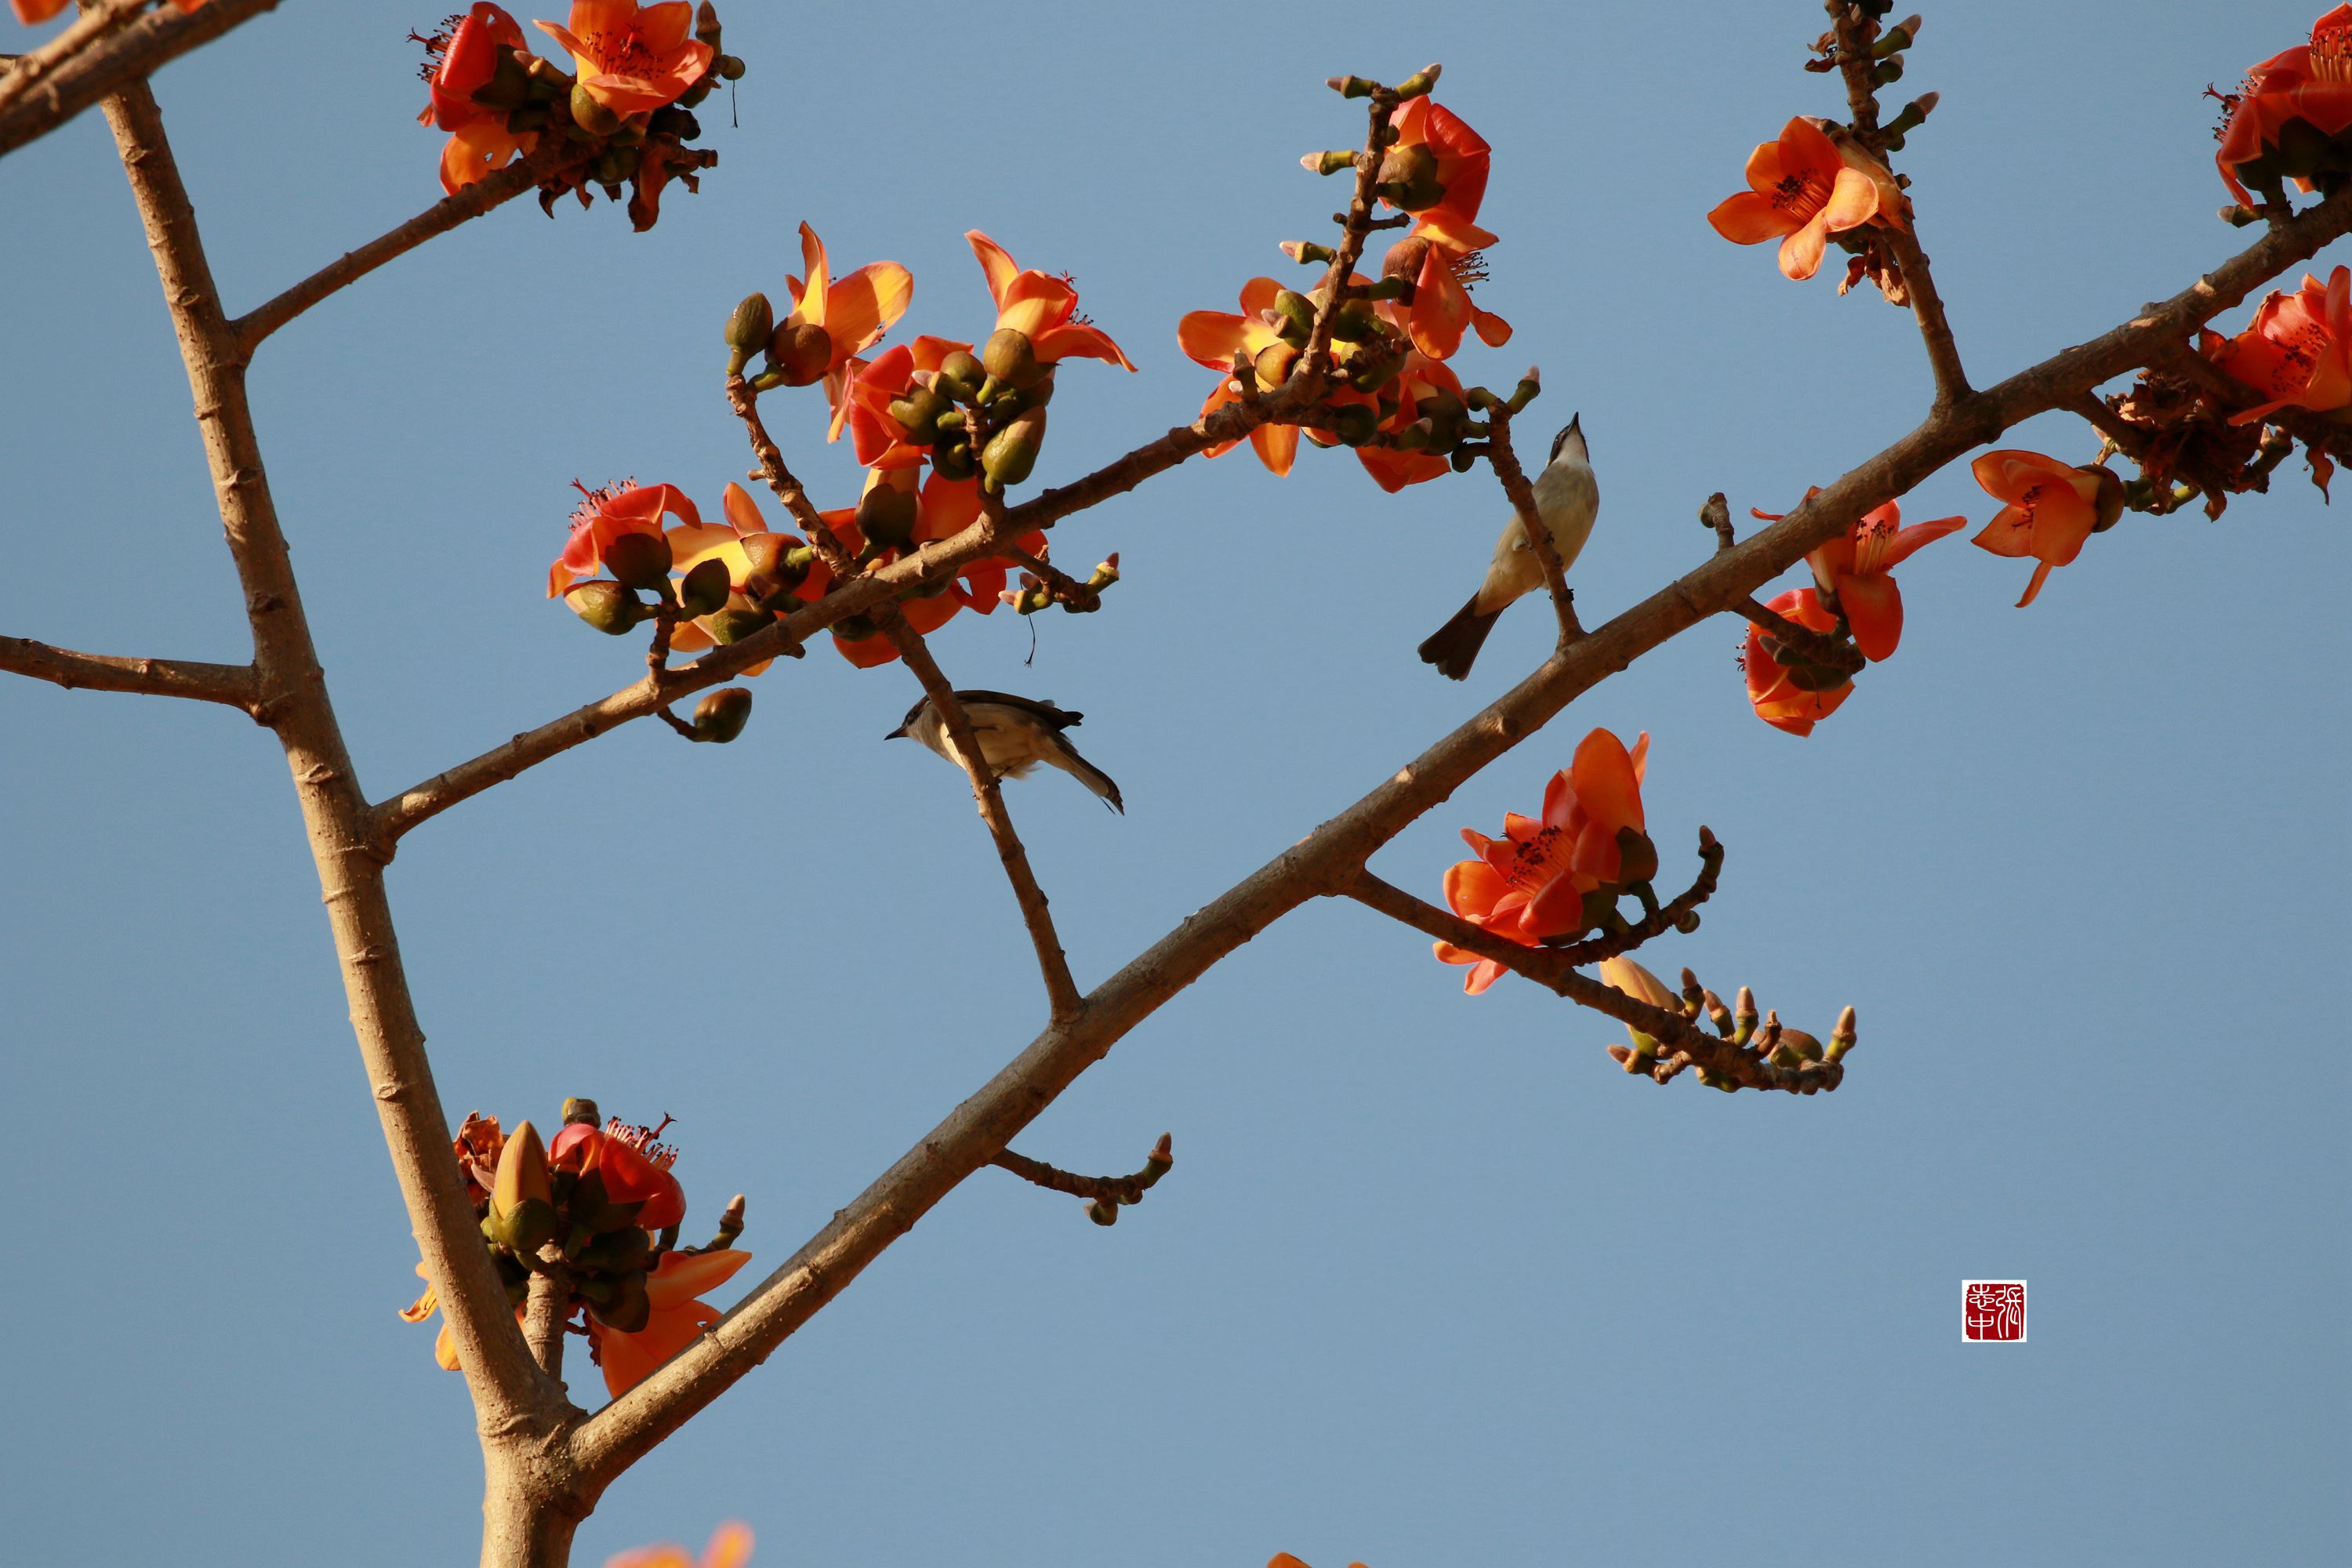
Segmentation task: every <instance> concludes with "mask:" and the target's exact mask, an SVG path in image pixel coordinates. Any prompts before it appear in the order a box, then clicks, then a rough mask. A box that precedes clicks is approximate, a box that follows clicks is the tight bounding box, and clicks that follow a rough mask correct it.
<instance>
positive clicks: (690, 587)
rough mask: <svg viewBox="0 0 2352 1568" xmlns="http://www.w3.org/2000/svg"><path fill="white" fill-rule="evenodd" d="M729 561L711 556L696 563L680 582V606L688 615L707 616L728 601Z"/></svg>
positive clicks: (678, 597) (678, 588) (678, 595)
mask: <svg viewBox="0 0 2352 1568" xmlns="http://www.w3.org/2000/svg"><path fill="white" fill-rule="evenodd" d="M727 591H728V583H727V563H725V562H724V561H721V560H719V557H717V556H715V555H714V556H711V557H710V558H709V560H706V561H701V562H698V563H696V564H695V566H694V569H693V570H692V571H690V572H688V574H686V577H685V579H684V580H683V581H682V582H680V583H679V584H678V585H677V603H678V607H679V608H680V609H681V610H683V611H684V612H685V613H686V614H687V615H688V616H707V615H709V614H710V613H711V612H712V611H713V610H716V609H717V608H719V606H720V605H724V604H725V603H726V602H727Z"/></svg>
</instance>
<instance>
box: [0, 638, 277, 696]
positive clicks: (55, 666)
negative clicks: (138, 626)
mask: <svg viewBox="0 0 2352 1568" xmlns="http://www.w3.org/2000/svg"><path fill="white" fill-rule="evenodd" d="M0 669H6V670H13V671H15V672H16V674H18V675H28V676H31V677H32V678H33V679H36V680H53V681H55V682H57V683H58V685H59V686H62V687H65V688H67V689H68V690H70V689H74V688H76V687H86V688H88V689H90V690H92V691H138V692H144V693H146V694H147V695H149V696H151V697H192V698H194V699H195V700H198V701H200V702H221V703H226V704H227V705H228V706H229V707H231V708H240V709H243V710H245V711H246V712H247V713H250V712H252V711H253V710H254V704H255V701H256V696H255V693H256V690H257V688H256V686H255V683H254V674H253V666H251V665H249V664H199V663H197V662H196V661H195V660H194V659H184V658H123V657H121V656H120V655H116V654H105V653H76V652H74V651H73V649H71V648H66V647H50V646H49V645H48V644H47V643H45V642H35V641H33V640H32V639H31V638H29V637H0Z"/></svg>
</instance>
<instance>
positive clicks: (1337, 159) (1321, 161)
mask: <svg viewBox="0 0 2352 1568" xmlns="http://www.w3.org/2000/svg"><path fill="white" fill-rule="evenodd" d="M1298 166H1299V167H1300V168H1302V169H1304V170H1306V171H1307V173H1308V174H1338V173H1339V171H1340V170H1342V169H1352V168H1354V167H1355V166H1356V154H1355V153H1352V152H1350V151H1349V150H1348V149H1347V148H1345V147H1335V148H1333V149H1332V150H1331V151H1329V152H1328V153H1300V154H1299V155H1298Z"/></svg>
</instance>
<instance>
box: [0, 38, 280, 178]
mask: <svg viewBox="0 0 2352 1568" xmlns="http://www.w3.org/2000/svg"><path fill="white" fill-rule="evenodd" d="M277 6H278V0H211V4H209V5H205V7H204V8H203V9H201V10H197V11H188V12H183V11H181V10H179V9H178V8H177V7H174V6H169V5H167V6H164V7H163V9H162V10H160V11H157V12H156V13H155V14H154V15H152V16H148V17H146V18H144V19H143V20H141V21H138V22H134V23H132V24H131V25H130V26H126V27H123V28H121V30H120V31H118V32H116V33H114V34H113V35H112V36H110V37H105V38H102V39H100V40H99V41H98V42H96V43H93V44H91V45H90V46H89V47H86V48H82V49H79V50H77V51H76V52H75V53H74V55H73V56H72V58H68V59H65V60H62V61H60V62H59V63H58V65H57V66H56V67H55V68H52V69H49V70H47V72H46V75H45V79H43V80H41V81H38V82H36V83H34V84H33V85H32V87H31V88H30V89H28V90H27V91H26V93H25V95H24V98H23V100H22V101H20V102H16V103H14V104H11V105H9V106H8V107H7V108H6V109H5V110H0V153H13V152H15V151H16V149H17V148H19V147H22V146H23V145H24V144H25V143H26V142H30V141H33V140H34V139H36V138H37V137H40V136H44V135H47V133H48V132H51V131H54V130H56V129H57V128H58V126H60V125H62V124H64V123H65V122H66V121H68V120H71V119H72V118H73V117H74V116H75V115H77V114H79V113H80V112H81V111H82V110H85V109H88V108H89V106H90V105H91V104H93V103H96V102H97V101H98V100H100V99H102V98H104V97H105V96H106V95H107V94H108V93H110V92H112V91H114V90H116V89H118V88H121V87H122V86H124V85H125V84H127V83H130V82H133V81H137V80H138V79H141V78H142V77H144V76H146V75H147V74H148V73H150V72H151V71H153V70H155V69H157V68H159V67H161V66H163V64H164V62H166V61H168V60H172V59H175V58H178V57H179V56H181V55H184V54H186V53H187V52H188V51H189V50H190V49H193V48H194V47H196V46H198V45H199V44H208V43H210V42H211V41H212V40H213V39H215V38H217V37H220V36H221V35H222V34H223V33H226V32H227V31H228V30H229V29H230V28H231V27H234V26H236V25H237V24H238V23H240V22H244V21H247V20H249V19H250V18H252V17H254V16H258V15H259V14H260V13H262V12H264V11H270V10H275V9H276V8H277Z"/></svg>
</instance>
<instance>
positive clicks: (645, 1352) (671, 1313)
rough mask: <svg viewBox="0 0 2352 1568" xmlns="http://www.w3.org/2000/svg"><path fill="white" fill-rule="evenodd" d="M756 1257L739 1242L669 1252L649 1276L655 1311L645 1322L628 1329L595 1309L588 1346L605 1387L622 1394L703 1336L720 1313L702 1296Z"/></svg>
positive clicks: (616, 1393) (647, 1276)
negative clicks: (605, 1319)
mask: <svg viewBox="0 0 2352 1568" xmlns="http://www.w3.org/2000/svg"><path fill="white" fill-rule="evenodd" d="M749 1262H751V1254H750V1253H748V1252H741V1251H738V1250H737V1249H735V1248H734V1247H728V1248H726V1249H724V1250H722V1251H718V1252H665V1253H663V1254H662V1255H661V1261H660V1262H658V1263H656V1264H655V1265H654V1268H653V1271H652V1272H651V1273H650V1274H647V1275H646V1297H647V1298H648V1299H649V1300H651V1301H652V1303H653V1311H652V1313H651V1315H650V1316H648V1317H647V1318H646V1326H645V1327H644V1328H642V1329H639V1330H637V1331H635V1333H623V1332H622V1331H619V1330H618V1329H615V1328H613V1327H611V1326H610V1325H608V1324H605V1323H602V1322H599V1321H597V1320H596V1316H595V1314H594V1313H593V1312H592V1313H590V1314H589V1317H588V1349H589V1353H590V1354H591V1355H592V1356H593V1357H594V1358H595V1361H596V1364H597V1365H598V1366H600V1367H602V1368H603V1369H604V1388H605V1392H607V1393H609V1394H612V1396H613V1397H614V1398H615V1399H618V1398H619V1397H621V1395H623V1394H626V1393H628V1392H629V1390H631V1389H632V1388H635V1386H636V1385H637V1384H640V1383H643V1382H644V1381H645V1380H646V1376H647V1374H649V1373H652V1372H653V1371H654V1370H655V1369H656V1368H657V1367H659V1366H660V1365H661V1363H664V1362H666V1361H667V1360H669V1358H670V1357H672V1356H674V1355H676V1354H677V1352H680V1351H682V1350H684V1349H685V1348H686V1347H687V1346H688V1345H690V1344H692V1343H693V1342H695V1341H696V1340H698V1339H699V1338H701V1337H702V1331H703V1330H705V1329H707V1328H709V1326H710V1325H711V1324H713V1323H716V1322H717V1321H719V1316H720V1313H719V1309H718V1308H716V1307H714V1306H712V1305H711V1304H710V1303H709V1302H708V1301H703V1300H696V1298H697V1297H699V1296H700V1295H701V1294H702V1293H703V1292H704V1291H706V1290H716V1289H719V1286H721V1285H724V1284H726V1283H727V1281H728V1280H730V1279H733V1278H734V1277H735V1273H736V1270H738V1269H740V1268H742V1267H743V1265H745V1264H746V1263H749Z"/></svg>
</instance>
